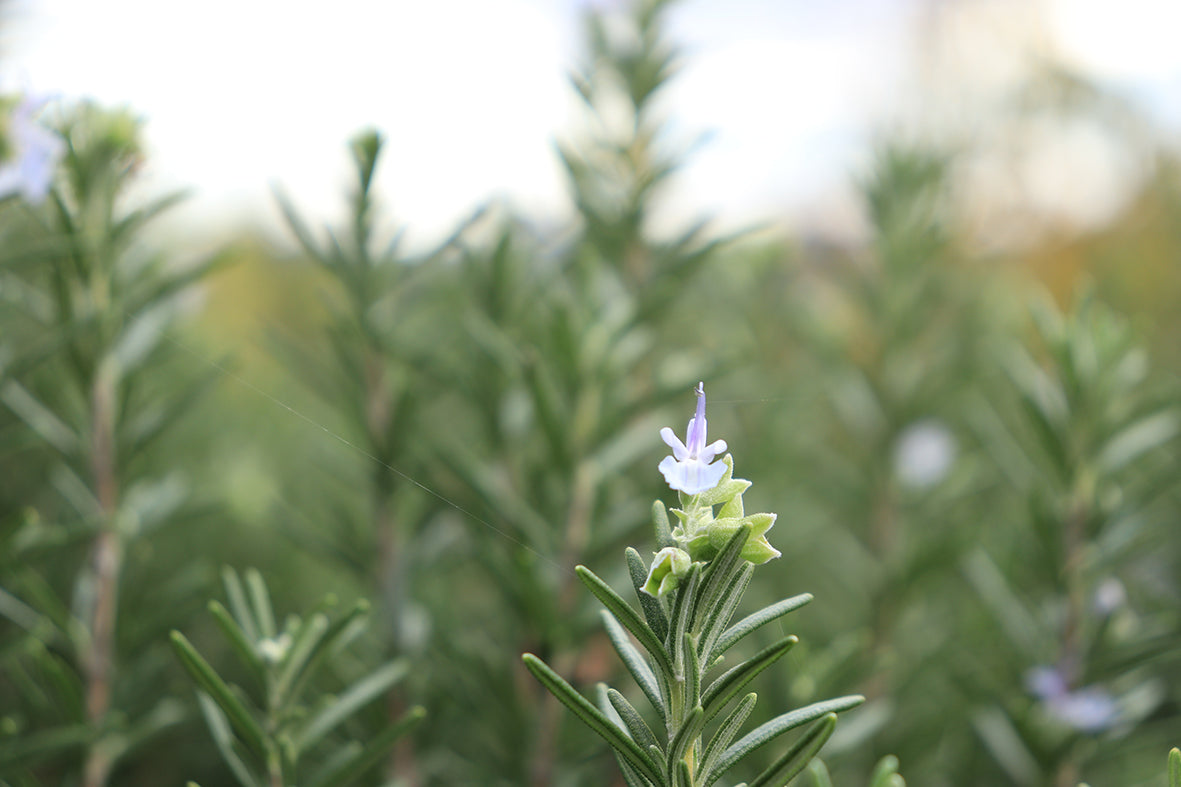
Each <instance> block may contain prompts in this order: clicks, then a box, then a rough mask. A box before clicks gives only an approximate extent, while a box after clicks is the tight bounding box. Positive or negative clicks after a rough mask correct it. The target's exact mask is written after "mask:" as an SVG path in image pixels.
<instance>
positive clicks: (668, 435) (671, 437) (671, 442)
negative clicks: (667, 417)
mask: <svg viewBox="0 0 1181 787" xmlns="http://www.w3.org/2000/svg"><path fill="white" fill-rule="evenodd" d="M660 439H662V440H664V443H665V445H667V446H668V447H669V448H671V449H672V450H673V456H675V457H676V458H677V461H678V462H683V461H685V460H686V459H688V458H689V449H688V448H686V447H685V444H684V443H682V442H681V438H679V437H677V435H676V433H675V432H673V430H672V429H669V428H668V427H667V426H666V427H664V428H663V429H661V430H660ZM661 472H663V471H661Z"/></svg>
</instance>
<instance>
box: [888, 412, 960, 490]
mask: <svg viewBox="0 0 1181 787" xmlns="http://www.w3.org/2000/svg"><path fill="white" fill-rule="evenodd" d="M955 453H956V445H955V438H954V437H952V435H951V432H950V431H949V430H948V428H947V427H946V426H944V425H943V424H942V423H940V422H939V421H935V420H931V419H928V420H924V421H916V422H915V423H913V424H911V425H910V426H908V427H906V429H905V430H904V431H903V432H902V434H901V435H899V436H898V441H897V442H896V443H895V444H894V472H895V473H896V474H897V476H898V479H899V480H900V481H902V483H904V484H906V485H908V486H913V487H919V488H923V487H928V486H933V485H935V484H937V483H939V482H940V481H942V480H943V478H944V477H945V476H946V475H947V471H948V470H950V469H951V463H952V462H953V461H955Z"/></svg>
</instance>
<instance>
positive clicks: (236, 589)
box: [221, 566, 260, 642]
mask: <svg viewBox="0 0 1181 787" xmlns="http://www.w3.org/2000/svg"><path fill="white" fill-rule="evenodd" d="M221 582H222V584H223V585H224V586H225V589H226V598H227V599H228V600H229V602H230V610H231V611H233V613H234V619H235V620H237V621H238V625H239V626H241V627H242V631H244V632H245V633H246V637H247V638H248V639H249V640H250V641H251V642H257V641H258V640H259V639H260V637H259V635H258V625H257V624H256V623H255V621H254V615H253V614H251V612H250V606H249V605H248V604H247V603H246V593H245V592H244V591H243V590H242V581H241V580H240V579H239V578H238V572H237V571H234V569H232V568H230V567H229V566H224V567H222V570H221Z"/></svg>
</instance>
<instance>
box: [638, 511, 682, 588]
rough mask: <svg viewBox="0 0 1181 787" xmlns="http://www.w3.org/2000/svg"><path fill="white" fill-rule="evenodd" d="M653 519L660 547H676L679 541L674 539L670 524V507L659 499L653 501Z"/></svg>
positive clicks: (657, 543) (657, 542)
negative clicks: (667, 507) (665, 505)
mask: <svg viewBox="0 0 1181 787" xmlns="http://www.w3.org/2000/svg"><path fill="white" fill-rule="evenodd" d="M652 521H653V522H654V523H655V524H656V545H657V546H658V547H659V548H660V549H664V548H665V547H675V546H676V545H677V542H676V541H674V540H673V536H672V530H671V529H670V528H669V526H668V509H666V508H665V507H664V503H662V502H661V501H659V500H657V501H655V502H654V503H652ZM646 573H647V572H645V574H646Z"/></svg>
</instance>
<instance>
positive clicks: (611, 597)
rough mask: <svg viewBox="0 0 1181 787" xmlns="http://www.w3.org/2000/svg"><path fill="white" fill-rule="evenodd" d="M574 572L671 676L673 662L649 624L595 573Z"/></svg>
mask: <svg viewBox="0 0 1181 787" xmlns="http://www.w3.org/2000/svg"><path fill="white" fill-rule="evenodd" d="M574 571H575V573H577V574H578V578H579V579H581V580H582V582H583V584H584V585H586V586H587V587H588V588H589V589H590V592H591V593H594V594H595V598H597V599H598V600H599V601H601V602H603V605H604V606H606V607H607V610H608V611H609V612H610V613H611V614H612V615H614V616H615V619H616V620H617V621H619V622H620V624H622V625H623V627H624V628H625V629H627V630H628V631H630V632H631V635H632V636H633V637H635V638H636V639H637V640H638V641H639V643H640V644H641V645H643V646H644V649H645V650H647V651H648V653H650V654H651V655H652V658H653V659H654V660H655V661H656V663H657V666H658V667H659V668H660V669H661V670H663V671H664V672H665V674H669V675H671V674H672V672H673V666H672V660H671V659H670V658H669V655H668V651H667V650H666V649H665V647H664V645H663V644H662V643H661V641H660V640H659V639H657V638H656V634H655V633H654V632H653V631H652V629H650V628H648V626H647V624H645V623H644V622H643V621H642V620H640V616H639V615H638V614H636V611H635V610H634V609H632V608H631V605H629V604H628V603H627V602H626V601H624V600H623V599H622V598H620V596H619V594H617V593H616V592H615V591H614V590H612V589H611V586H610V585H608V584H607V583H606V582H604V581H603V580H601V579H599V577H598V576H596V575H595V573H594V572H593V571H591V570H590V569H589V568H587V567H586V566H575V567H574Z"/></svg>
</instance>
